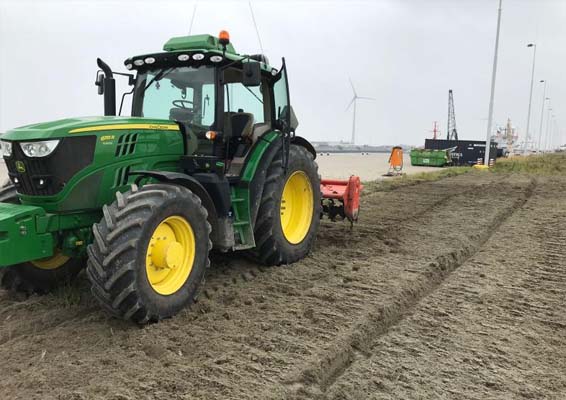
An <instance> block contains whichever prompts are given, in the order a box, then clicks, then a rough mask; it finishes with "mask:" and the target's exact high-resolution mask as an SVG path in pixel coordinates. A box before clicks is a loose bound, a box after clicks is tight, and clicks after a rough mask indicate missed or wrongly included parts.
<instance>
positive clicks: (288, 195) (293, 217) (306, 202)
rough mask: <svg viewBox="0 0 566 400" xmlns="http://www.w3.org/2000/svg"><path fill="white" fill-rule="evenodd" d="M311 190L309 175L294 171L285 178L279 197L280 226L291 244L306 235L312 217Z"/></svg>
mask: <svg viewBox="0 0 566 400" xmlns="http://www.w3.org/2000/svg"><path fill="white" fill-rule="evenodd" d="M313 199H314V197H313V190H312V185H311V181H310V179H309V177H308V176H307V174H305V173H304V172H303V171H295V172H293V173H292V174H291V176H289V178H288V179H287V183H285V187H284V188H283V196H282V197H281V228H282V229H283V235H284V236H285V239H287V241H288V242H289V243H291V244H298V243H301V242H302V241H303V240H304V239H305V237H306V236H307V234H308V232H309V229H310V227H311V222H312V218H313V210H314V206H313V205H314V204H313V201H314V200H313Z"/></svg>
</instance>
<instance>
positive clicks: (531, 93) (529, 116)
mask: <svg viewBox="0 0 566 400" xmlns="http://www.w3.org/2000/svg"><path fill="white" fill-rule="evenodd" d="M527 47H533V48H534V52H533V68H532V70H531V91H530V94H529V111H528V112H527V131H526V133H525V148H524V149H523V154H524V155H526V154H527V146H528V143H529V136H530V132H529V127H530V126H531V106H532V104H533V86H534V83H535V62H536V59H537V45H536V44H535V43H529V44H528V45H527Z"/></svg>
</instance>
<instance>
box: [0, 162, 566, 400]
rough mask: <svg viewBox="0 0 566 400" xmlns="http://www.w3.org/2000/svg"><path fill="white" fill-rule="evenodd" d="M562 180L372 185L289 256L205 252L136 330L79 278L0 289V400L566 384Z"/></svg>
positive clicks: (355, 393)
mask: <svg viewBox="0 0 566 400" xmlns="http://www.w3.org/2000/svg"><path fill="white" fill-rule="evenodd" d="M565 189H566V178H560V179H558V178H538V179H536V180H535V179H532V178H529V177H526V176H521V175H501V174H500V175H495V174H492V173H477V172H471V173H468V174H465V175H460V176H457V177H452V178H447V179H444V180H442V181H437V182H425V183H421V184H418V185H413V186H405V187H400V188H397V189H395V190H393V191H389V192H372V187H371V186H368V187H367V190H366V192H365V194H364V196H363V201H362V213H361V215H360V221H359V224H358V225H357V226H355V227H354V229H353V230H350V227H349V226H348V225H347V224H344V223H331V222H329V221H326V220H325V221H323V223H322V224H321V229H320V233H319V237H318V241H317V244H316V247H315V249H314V251H313V252H312V254H311V255H310V256H309V257H308V258H307V259H305V260H303V261H301V262H298V263H296V264H294V265H291V266H284V267H278V268H263V267H260V266H258V265H256V264H253V263H251V262H249V261H247V260H246V259H243V258H240V257H238V256H234V255H225V256H218V255H217V256H215V257H213V262H212V267H211V269H210V271H209V273H208V276H207V283H206V289H205V291H204V293H203V296H201V299H200V301H199V302H198V304H197V305H196V306H195V307H193V309H192V310H186V311H184V312H182V313H181V314H180V315H178V316H176V317H175V318H172V319H170V320H167V321H164V322H162V323H159V324H154V325H151V326H147V327H144V328H139V327H137V326H133V325H131V324H129V323H126V322H121V321H117V320H114V319H112V318H110V317H108V315H107V314H106V313H104V312H103V311H101V310H100V308H99V307H98V306H97V305H96V303H95V302H94V300H93V299H92V297H91V295H90V294H89V292H88V288H87V281H86V278H85V277H84V276H80V279H79V281H78V282H77V283H76V284H75V285H74V286H73V287H70V288H65V289H63V290H61V291H60V292H58V293H56V294H54V295H48V296H43V297H36V296H34V297H31V298H28V299H22V298H21V297H18V296H15V295H13V294H11V293H7V292H1V291H0V321H1V322H0V359H2V362H1V363H0V374H1V376H2V379H1V380H0V398H2V399H12V398H18V399H58V400H62V399H63V400H65V399H121V400H124V399H132V400H133V399H289V398H296V399H336V400H338V399H442V398H455V399H486V398H490V399H492V398H500V399H510V398H512V399H520V398H527V399H529V398H536V399H539V398H556V399H562V398H565V397H566V378H565V376H564V371H566V335H565V333H564V332H565V331H566V315H565V314H564V312H563V311H564V298H565V296H566V258H565V255H564V251H563V249H564V246H565V245H566V234H565V232H566V222H565V221H566V218H565V217H566V198H565V197H564V196H563V195H562V194H563V192H564V190H565Z"/></svg>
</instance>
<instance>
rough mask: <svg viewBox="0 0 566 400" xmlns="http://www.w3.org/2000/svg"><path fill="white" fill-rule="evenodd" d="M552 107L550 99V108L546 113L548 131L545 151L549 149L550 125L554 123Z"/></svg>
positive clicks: (545, 135)
mask: <svg viewBox="0 0 566 400" xmlns="http://www.w3.org/2000/svg"><path fill="white" fill-rule="evenodd" d="M551 118H552V108H551V107H550V101H549V102H548V110H547V113H546V133H545V134H544V146H543V149H544V151H548V144H549V141H550V126H551V125H552V119H551Z"/></svg>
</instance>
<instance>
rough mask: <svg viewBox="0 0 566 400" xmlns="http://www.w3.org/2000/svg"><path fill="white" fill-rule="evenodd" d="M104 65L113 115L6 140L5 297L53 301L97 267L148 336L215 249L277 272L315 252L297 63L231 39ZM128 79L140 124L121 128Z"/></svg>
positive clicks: (108, 293)
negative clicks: (12, 293) (119, 89)
mask: <svg viewBox="0 0 566 400" xmlns="http://www.w3.org/2000/svg"><path fill="white" fill-rule="evenodd" d="M98 66H99V68H100V71H98V73H97V79H96V85H97V86H98V91H99V93H100V94H102V95H103V96H104V116H101V117H88V118H69V119H64V120H59V121H53V122H46V123H40V124H34V125H29V126H24V127H21V128H17V129H13V130H11V131H8V132H6V133H5V134H4V135H3V136H2V137H1V142H0V143H1V151H2V157H3V158H4V161H5V163H6V166H7V168H8V175H9V182H8V183H7V184H6V185H5V186H4V187H3V188H2V189H0V267H2V268H0V271H3V277H2V286H3V287H4V288H7V289H9V290H16V291H25V292H27V293H45V292H48V291H50V290H51V289H53V288H54V287H55V286H56V285H58V284H60V283H61V282H67V281H69V280H70V279H72V278H73V277H75V276H76V275H77V274H78V273H79V271H80V270H81V269H82V268H83V267H84V266H85V265H86V274H87V276H88V279H89V280H90V282H91V285H92V292H93V294H94V296H95V297H96V299H98V301H99V302H100V303H101V304H102V305H103V306H104V307H105V308H106V309H108V310H109V311H110V312H111V313H113V314H115V315H117V316H119V317H122V318H125V319H129V320H133V321H135V322H137V323H141V324H143V323H147V322H151V321H158V320H160V319H163V318H166V317H170V316H172V315H174V314H175V313H177V312H178V311H179V310H180V309H181V308H183V307H185V306H187V305H190V304H191V303H192V302H194V301H195V299H196V297H197V294H198V292H199V288H200V287H201V285H202V284H203V279H204V275H205V270H206V268H207V267H208V266H209V264H210V261H209V252H210V251H211V250H212V249H215V250H217V251H220V252H227V251H234V250H243V251H246V252H247V253H248V255H249V256H251V257H253V258H255V259H256V260H257V261H258V262H261V263H263V264H266V265H279V264H287V263H293V262H295V261H297V260H300V259H302V258H303V257H305V256H306V255H307V254H308V253H309V251H310V250H311V248H312V246H313V242H314V240H315V236H316V234H317V229H318V226H319V220H320V214H321V190H320V179H319V176H318V172H317V166H316V164H315V162H314V159H315V156H316V152H315V151H314V149H313V147H312V145H311V144H310V143H309V142H308V141H307V140H305V139H303V138H301V137H299V136H296V135H295V129H296V128H297V125H298V123H297V119H296V118H295V115H294V113H293V109H292V108H291V106H290V103H289V87H288V82H287V72H286V68H285V61H284V60H283V65H282V67H281V68H280V69H275V68H273V67H271V66H270V65H269V63H268V60H267V58H266V57H265V56H263V55H240V54H238V53H236V51H235V49H234V47H233V46H232V44H231V43H230V40H229V37H228V34H227V33H226V32H224V31H223V32H221V35H220V36H219V37H214V36H211V35H195V36H186V37H176V38H172V39H171V40H169V41H168V42H167V43H166V44H165V46H164V51H163V52H159V53H154V54H146V55H140V56H136V57H132V58H128V59H127V60H126V61H125V66H126V68H127V69H128V70H130V71H131V72H130V73H115V72H114V73H113V71H112V70H111V68H110V67H109V66H108V65H107V64H105V63H104V62H103V61H101V60H100V59H99V60H98ZM117 76H125V77H126V78H128V79H129V84H130V85H131V86H132V91H131V92H129V93H126V94H124V96H126V95H128V94H131V96H132V100H131V103H132V109H131V116H130V117H121V116H117V115H116V89H115V79H116V78H117ZM124 96H122V103H121V105H120V111H121V109H122V108H123V103H124ZM119 114H120V113H119Z"/></svg>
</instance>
